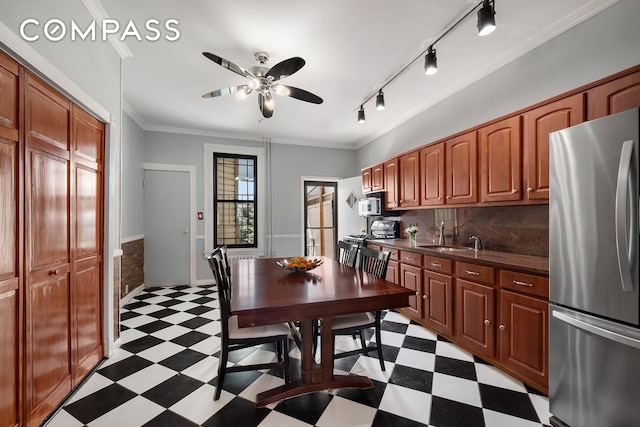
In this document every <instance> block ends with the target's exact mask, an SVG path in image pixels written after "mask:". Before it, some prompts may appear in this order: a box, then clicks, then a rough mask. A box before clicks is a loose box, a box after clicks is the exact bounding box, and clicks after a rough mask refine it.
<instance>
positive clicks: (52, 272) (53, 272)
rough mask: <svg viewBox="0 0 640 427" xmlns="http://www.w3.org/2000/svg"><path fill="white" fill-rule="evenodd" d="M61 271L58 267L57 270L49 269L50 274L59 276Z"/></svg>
mask: <svg viewBox="0 0 640 427" xmlns="http://www.w3.org/2000/svg"><path fill="white" fill-rule="evenodd" d="M59 273H60V270H58V269H57V268H56V269H55V270H51V271H49V276H57V275H58V274H59Z"/></svg>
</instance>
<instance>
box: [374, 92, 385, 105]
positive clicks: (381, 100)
mask: <svg viewBox="0 0 640 427" xmlns="http://www.w3.org/2000/svg"><path fill="white" fill-rule="evenodd" d="M376 110H384V94H383V93H382V89H380V92H378V96H377V97H376Z"/></svg>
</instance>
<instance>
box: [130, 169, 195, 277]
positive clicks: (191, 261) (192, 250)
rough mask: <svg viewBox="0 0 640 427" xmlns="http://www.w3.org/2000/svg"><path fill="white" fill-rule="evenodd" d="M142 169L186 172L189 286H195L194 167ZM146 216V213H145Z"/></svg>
mask: <svg viewBox="0 0 640 427" xmlns="http://www.w3.org/2000/svg"><path fill="white" fill-rule="evenodd" d="M142 169H143V170H144V171H145V172H146V171H160V172H186V173H188V174H189V286H195V285H196V284H197V279H196V233H195V232H196V172H197V167H196V166H194V165H172V164H166V163H143V164H142ZM145 215H146V212H145Z"/></svg>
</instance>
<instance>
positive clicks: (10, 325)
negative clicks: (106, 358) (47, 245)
mask: <svg viewBox="0 0 640 427" xmlns="http://www.w3.org/2000/svg"><path fill="white" fill-rule="evenodd" d="M19 71H20V70H19V66H18V64H17V63H15V62H14V61H13V60H11V59H10V58H9V57H7V56H6V55H5V54H3V53H2V52H0V426H2V427H4V426H15V425H20V422H21V410H20V396H21V383H22V375H21V372H22V363H21V359H22V357H21V356H22V351H21V342H22V341H21V336H22V321H21V319H22V275H21V271H22V256H21V254H22V243H21V242H22V234H21V233H20V228H21V225H22V187H21V177H22V173H21V168H20V164H21V156H20V144H19V131H18V129H19V113H18V111H19V104H20V102H19V95H20V85H19V81H20V79H19Z"/></svg>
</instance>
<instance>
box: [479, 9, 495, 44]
mask: <svg viewBox="0 0 640 427" xmlns="http://www.w3.org/2000/svg"><path fill="white" fill-rule="evenodd" d="M495 14H496V11H495V0H493V1H490V0H484V1H483V3H482V8H480V9H479V10H478V35H480V36H486V35H487V34H491V33H492V32H493V30H495V29H496V18H495Z"/></svg>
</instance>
